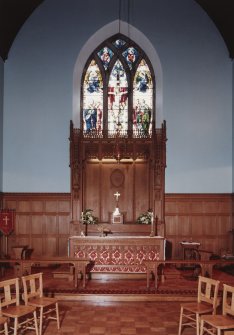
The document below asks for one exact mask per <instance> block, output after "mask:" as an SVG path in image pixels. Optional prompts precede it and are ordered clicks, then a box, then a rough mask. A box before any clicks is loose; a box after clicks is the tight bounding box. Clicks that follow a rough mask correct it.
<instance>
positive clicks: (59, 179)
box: [3, 0, 232, 193]
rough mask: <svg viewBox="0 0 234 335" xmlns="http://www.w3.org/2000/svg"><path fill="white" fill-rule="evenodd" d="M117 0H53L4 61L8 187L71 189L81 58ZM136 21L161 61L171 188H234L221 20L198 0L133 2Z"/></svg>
mask: <svg viewBox="0 0 234 335" xmlns="http://www.w3.org/2000/svg"><path fill="white" fill-rule="evenodd" d="M68 3H69V5H68ZM118 4H119V1H118V0H99V1H94V0H86V1H77V0H69V2H67V1H66V0H45V1H44V2H43V3H42V5H41V6H40V7H39V8H38V9H37V10H36V11H35V12H34V14H33V15H32V16H31V17H30V19H29V20H28V21H27V22H26V23H25V25H24V26H23V28H22V29H21V31H20V33H19V34H18V36H17V38H16V40H15V42H14V44H13V46H12V48H11V52H10V54H9V57H8V60H7V61H6V63H5V69H4V70H5V79H4V129H6V131H4V141H3V143H4V157H3V158H4V159H3V163H4V164H3V191H4V192H68V191H69V190H70V171H69V141H68V137H69V121H70V119H72V116H73V73H74V67H75V64H76V61H77V58H78V56H79V53H80V51H81V50H82V48H83V46H84V45H85V43H86V42H87V40H89V39H90V38H91V37H92V35H94V34H95V33H96V31H97V30H99V29H101V28H102V27H103V26H105V25H107V24H109V23H111V22H112V21H114V20H116V19H118ZM100 8H101V9H102V10H101V11H100ZM124 10H126V8H123V13H122V14H121V15H122V17H121V18H122V19H123V20H124V19H125V18H126V17H127V15H126V12H124ZM129 20H130V23H131V25H132V26H133V27H135V28H136V29H138V30H139V31H140V32H142V34H144V35H145V36H146V37H147V38H148V39H149V41H150V42H151V43H152V45H153V46H154V48H155V50H156V51H157V54H158V56H159V58H160V62H161V66H162V76H163V89H162V93H161V94H162V96H161V100H162V110H163V118H164V119H165V120H166V121H167V130H168V131H167V137H168V142H167V170H166V192H177V193H184V192H186V193H193V192H202V193H208V192H231V191H232V62H231V60H230V59H229V57H228V50H227V48H226V46H225V44H224V42H223V40H222V38H221V36H220V34H219V33H218V31H217V29H216V27H215V26H214V24H213V23H212V22H211V21H210V19H209V18H208V16H207V15H206V13H205V12H203V11H202V9H201V8H200V7H199V5H198V4H196V3H195V2H194V1H193V0H174V1H171V0H144V10H143V6H142V0H134V1H130V13H129ZM130 38H131V36H130ZM95 47H96V45H94V46H93V48H95ZM88 56H89V55H87V57H88ZM156 76H157V74H156Z"/></svg>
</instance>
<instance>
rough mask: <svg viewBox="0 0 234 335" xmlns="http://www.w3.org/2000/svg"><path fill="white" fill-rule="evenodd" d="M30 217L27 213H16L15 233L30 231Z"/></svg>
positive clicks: (27, 232)
mask: <svg viewBox="0 0 234 335" xmlns="http://www.w3.org/2000/svg"><path fill="white" fill-rule="evenodd" d="M31 221H32V217H31V215H28V214H17V215H16V218H15V231H14V233H15V235H21V234H30V233H31Z"/></svg>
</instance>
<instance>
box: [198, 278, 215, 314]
mask: <svg viewBox="0 0 234 335" xmlns="http://www.w3.org/2000/svg"><path fill="white" fill-rule="evenodd" d="M219 283H220V281H219V280H215V279H212V278H207V277H202V276H199V280H198V297H197V299H198V302H205V303H208V304H211V305H212V306H213V308H214V310H215V309H216V307H217V306H218V302H219V301H218V293H219Z"/></svg>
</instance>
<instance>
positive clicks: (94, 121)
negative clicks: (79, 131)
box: [83, 59, 103, 132]
mask: <svg viewBox="0 0 234 335" xmlns="http://www.w3.org/2000/svg"><path fill="white" fill-rule="evenodd" d="M102 128H103V80H102V75H101V72H100V69H99V67H98V65H97V63H96V62H95V60H94V59H93V60H92V61H91V62H90V65H89V67H88V69H87V71H86V73H85V78H84V84H83V129H84V131H85V132H90V131H92V130H97V131H101V130H102Z"/></svg>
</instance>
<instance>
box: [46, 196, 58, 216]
mask: <svg viewBox="0 0 234 335" xmlns="http://www.w3.org/2000/svg"><path fill="white" fill-rule="evenodd" d="M45 211H46V212H47V213H50V212H52V213H53V212H55V213H57V212H58V201H57V200H48V199H46V202H45Z"/></svg>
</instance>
